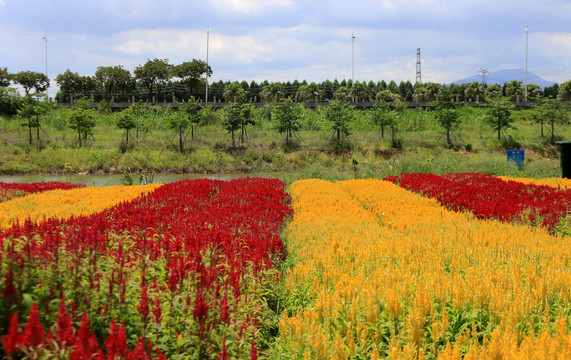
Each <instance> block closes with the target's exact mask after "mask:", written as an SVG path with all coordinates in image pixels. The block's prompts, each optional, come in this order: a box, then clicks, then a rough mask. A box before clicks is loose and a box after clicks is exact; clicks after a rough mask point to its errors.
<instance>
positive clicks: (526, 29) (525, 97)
mask: <svg viewBox="0 0 571 360" xmlns="http://www.w3.org/2000/svg"><path fill="white" fill-rule="evenodd" d="M528 35H529V27H528V26H527V24H525V90H524V91H525V93H524V96H523V97H524V101H527V37H528Z"/></svg>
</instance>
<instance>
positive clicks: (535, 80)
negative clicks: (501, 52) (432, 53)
mask: <svg viewBox="0 0 571 360" xmlns="http://www.w3.org/2000/svg"><path fill="white" fill-rule="evenodd" d="M512 80H518V81H521V83H522V84H524V83H525V69H514V70H498V71H494V72H491V73H489V74H487V75H486V84H488V85H492V84H498V85H500V86H502V85H504V83H507V82H510V81H512ZM474 81H477V82H481V81H482V76H481V75H480V74H478V75H472V76H470V77H467V78H464V79H460V80H458V81H454V84H456V85H461V84H466V83H471V82H474ZM527 83H528V84H536V85H539V86H540V87H541V88H542V89H544V88H545V87H546V86H551V85H553V84H555V83H554V82H553V81H549V80H545V79H542V78H540V77H539V76H537V75H535V74H534V73H532V72H530V71H529V70H528V71H527Z"/></svg>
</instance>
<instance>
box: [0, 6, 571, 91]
mask: <svg viewBox="0 0 571 360" xmlns="http://www.w3.org/2000/svg"><path fill="white" fill-rule="evenodd" d="M569 14H571V0H542V1H537V0H518V1H513V0H494V1H491V0H480V1H463V0H374V1H372V0H369V1H365V0H351V1H347V0H344V1H339V0H331V1H325V0H305V1H298V0H262V1H258V0H202V1H196V0H161V1H152V0H122V1H112V0H98V1H84V0H41V1H39V0H0V67H7V68H8V71H9V72H10V73H15V72H19V71H25V70H31V71H37V72H43V73H45V71H46V42H45V40H44V39H43V37H44V36H47V39H48V41H47V63H48V76H49V78H50V79H55V77H56V75H57V74H61V73H63V72H65V71H66V69H70V70H71V71H72V72H77V73H79V74H80V75H93V74H94V73H95V71H96V70H97V67H98V66H114V65H122V66H123V67H124V68H126V69H128V70H129V71H131V73H133V70H134V69H135V67H137V66H139V65H142V64H144V63H145V62H146V61H147V60H148V59H154V58H159V59H168V60H169V63H171V64H173V65H177V64H180V63H182V62H184V61H191V60H192V59H200V60H206V58H207V55H208V63H209V65H210V66H211V67H212V70H213V75H212V78H211V81H217V80H223V81H242V80H246V81H248V82H250V81H252V80H255V81H258V82H260V81H263V80H268V81H270V82H272V81H293V80H295V79H297V80H299V81H301V80H304V79H305V80H307V81H308V82H321V81H324V80H326V79H329V80H331V81H332V80H333V79H338V80H341V79H351V77H352V76H353V68H354V78H355V80H356V81H367V82H368V81H369V80H373V81H375V82H376V81H380V80H385V81H386V82H389V81H390V80H395V81H396V82H397V83H399V82H400V81H407V80H410V81H411V82H413V83H414V82H415V80H416V54H417V48H420V52H421V77H422V82H424V83H426V82H437V83H450V82H454V81H455V80H459V79H462V78H465V77H468V76H471V75H476V74H478V71H479V70H480V69H481V68H485V69H487V70H488V71H490V72H493V71H497V70H502V69H523V68H525V66H526V32H525V28H526V25H528V27H529V33H528V34H527V35H528V38H527V49H528V53H527V63H528V71H529V72H533V73H535V74H537V75H539V76H540V77H542V78H544V79H546V80H550V81H554V82H557V83H562V82H564V81H567V80H570V79H571V22H570V21H569V16H570V15H569ZM207 27H210V29H211V31H210V33H209V35H208V36H207V32H206V29H207ZM353 34H354V36H355V39H354V40H352V35H353ZM207 38H208V40H207ZM207 44H208V51H207ZM54 87H55V84H53V85H52V89H53V88H54Z"/></svg>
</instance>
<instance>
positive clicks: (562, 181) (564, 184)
mask: <svg viewBox="0 0 571 360" xmlns="http://www.w3.org/2000/svg"><path fill="white" fill-rule="evenodd" d="M498 178H500V179H502V180H505V181H517V182H520V183H522V184H532V185H547V186H552V187H556V188H557V187H560V188H562V189H571V179H566V178H545V179H532V178H515V177H511V176H498Z"/></svg>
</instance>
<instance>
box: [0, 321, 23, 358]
mask: <svg viewBox="0 0 571 360" xmlns="http://www.w3.org/2000/svg"><path fill="white" fill-rule="evenodd" d="M24 339H25V338H24V335H23V334H22V333H20V324H19V323H18V313H17V312H16V313H14V315H12V319H11V320H10V327H9V328H8V334H7V335H4V336H2V346H4V352H5V353H6V356H12V355H15V354H16V353H17V352H18V347H19V346H20V345H22V341H23V340H24Z"/></svg>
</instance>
